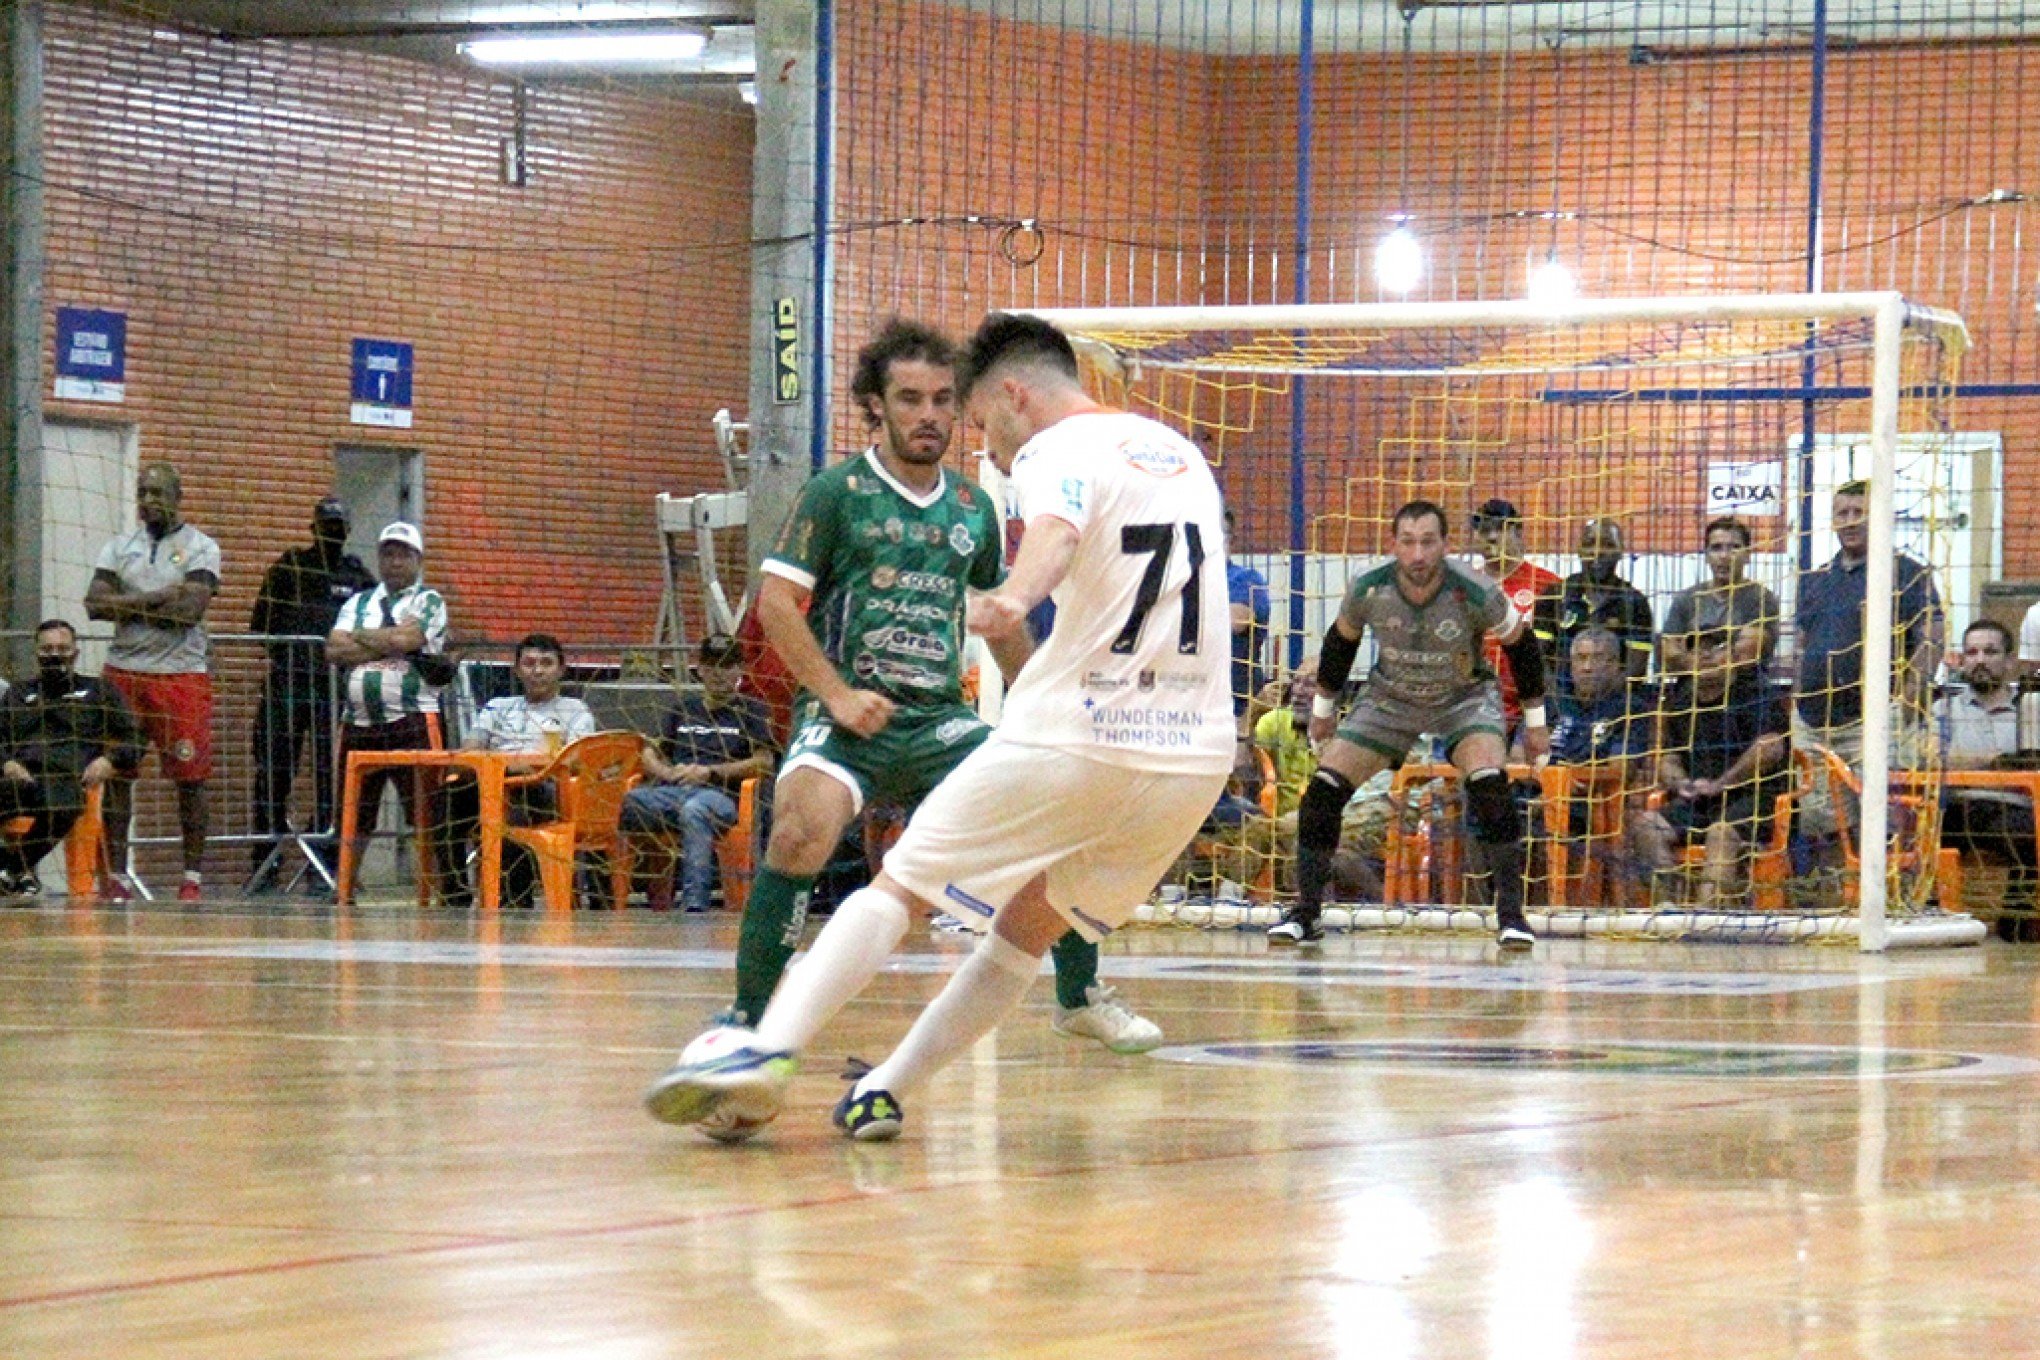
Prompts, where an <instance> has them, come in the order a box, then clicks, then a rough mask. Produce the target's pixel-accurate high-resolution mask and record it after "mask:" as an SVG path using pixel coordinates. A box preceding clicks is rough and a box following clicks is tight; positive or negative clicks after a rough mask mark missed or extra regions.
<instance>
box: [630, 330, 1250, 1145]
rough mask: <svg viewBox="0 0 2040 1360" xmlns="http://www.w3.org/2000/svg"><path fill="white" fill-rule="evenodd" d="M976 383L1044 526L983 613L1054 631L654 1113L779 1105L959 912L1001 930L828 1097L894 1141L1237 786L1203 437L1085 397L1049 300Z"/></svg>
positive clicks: (1006, 630)
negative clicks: (852, 1014)
mask: <svg viewBox="0 0 2040 1360" xmlns="http://www.w3.org/2000/svg"><path fill="white" fill-rule="evenodd" d="M962 387H963V390H964V393H965V398H966V401H967V403H968V406H969V410H970V413H971V416H972V418H973V419H974V420H975V421H976V422H977V423H979V424H980V425H982V426H983V427H984V431H985V436H986V443H987V445H988V447H989V449H990V451H991V455H992V458H993V460H994V461H995V462H996V463H997V464H998V465H999V467H1000V469H1001V471H1005V472H1007V473H1008V474H1009V476H1010V477H1011V478H1012V483H1013V488H1014V491H1015V493H1016V495H1017V497H1018V500H1019V505H1020V510H1021V515H1022V518H1023V519H1024V520H1025V522H1026V526H1027V527H1026V535H1025V537H1024V538H1023V539H1022V541H1021V545H1020V555H1019V558H1018V560H1016V561H1015V562H1014V564H1013V570H1012V573H1011V575H1010V576H1008V578H1007V579H1006V582H1005V583H1004V584H1003V585H1002V586H1000V587H999V588H998V589H996V590H994V591H991V592H988V593H986V594H983V595H979V596H975V597H973V598H972V599H971V601H970V606H969V627H970V629H971V631H972V632H974V633H978V634H980V635H981V636H984V637H987V638H993V639H997V638H1004V637H1010V636H1012V635H1013V634H1014V633H1015V632H1016V630H1019V629H1021V628H1024V627H1025V626H1026V617H1027V614H1028V612H1029V611H1030V610H1032V609H1033V608H1034V607H1035V606H1036V605H1038V604H1039V603H1040V602H1041V601H1042V600H1043V599H1045V598H1051V597H1052V598H1053V599H1054V600H1055V603H1056V627H1055V629H1054V631H1053V632H1051V633H1050V634H1049V637H1048V640H1047V641H1046V642H1045V643H1043V644H1042V646H1041V647H1040V648H1039V649H1037V650H1036V652H1035V653H1034V656H1033V658H1032V659H1031V660H1030V661H1029V662H1028V663H1027V665H1026V667H1025V668H1024V669H1023V670H1022V671H1021V672H1020V675H1019V678H1018V679H1017V681H1016V682H1015V683H1014V686H1013V689H1012V692H1011V693H1010V694H1009V695H1008V696H1007V699H1006V705H1005V712H1004V715H1003V718H1002V720H1001V723H1000V725H999V727H998V729H997V730H996V731H995V732H994V733H993V734H992V735H991V737H990V738H989V739H987V740H986V742H985V744H984V745H983V746H982V747H980V748H979V749H978V750H977V751H975V752H973V753H972V754H971V755H970V756H969V757H967V758H966V759H965V760H964V762H963V763H962V764H961V765H959V766H958V767H957V768H956V770H955V771H954V772H953V773H952V774H951V775H950V776H949V777H948V778H947V779H945V780H944V781H943V782H942V783H941V784H939V785H937V786H936V788H935V791H934V792H933V793H931V794H930V795H929V796H928V798H927V801H925V802H924V803H922V804H921V806H920V808H919V810H918V811H916V812H915V814H914V817H913V820H912V821H911V822H909V823H908V826H907V830H906V833H905V834H904V835H903V836H901V837H900V840H899V843H898V844H897V845H895V846H894V847H893V849H892V851H891V852H890V853H889V854H887V855H886V857H885V866H884V868H883V870H882V871H881V872H880V873H879V875H878V877H877V878H876V879H875V880H873V882H872V883H871V885H870V886H869V887H867V888H864V889H861V890H860V891H858V892H857V893H855V894H853V895H852V896H851V897H850V898H849V899H848V900H847V901H845V902H844V903H843V905H842V906H840V907H838V908H837V909H836V913H835V915H834V916H833V917H831V918H830V921H829V924H828V926H827V927H826V928H825V929H824V930H823V931H822V933H821V935H820V936H819V937H818V938H817V939H816V941H815V944H814V947H813V949H811V950H810V951H809V953H808V955H807V957H806V958H805V959H803V960H802V961H801V962H800V963H799V964H797V965H796V966H795V967H794V968H793V970H792V971H791V972H790V973H788V975H787V977H786V980H785V982H784V983H783V984H782V985H781V986H780V989H779V992H778V994H777V995H776V996H775V997H773V999H772V1004H771V1005H770V1006H769V1007H767V1009H766V1011H765V1015H764V1018H763V1019H762V1020H761V1021H760V1022H759V1024H758V1029H757V1032H756V1034H754V1035H752V1034H745V1033H743V1032H742V1031H725V1032H723V1033H725V1034H726V1035H727V1040H726V1042H725V1043H724V1044H722V1045H721V1046H720V1047H721V1051H720V1052H715V1053H712V1054H704V1055H703V1056H702V1057H701V1060H699V1061H692V1062H690V1061H687V1060H685V1059H684V1058H683V1061H682V1062H681V1063H679V1064H678V1065H676V1066H675V1067H674V1068H673V1070H672V1071H670V1072H668V1073H667V1074H666V1076H664V1077H663V1078H661V1079H660V1080H659V1081H658V1082H657V1083H655V1084H654V1085H653V1087H652V1089H651V1090H650V1091H649V1092H647V1093H646V1097H645V1101H646V1104H647V1106H648V1107H649V1108H650V1109H651V1111H652V1113H653V1114H654V1115H655V1116H656V1117H658V1118H660V1119H664V1120H666V1121H668V1122H671V1123H682V1124H684V1123H695V1122H698V1121H700V1120H703V1119H706V1118H708V1117H710V1116H711V1115H715V1116H717V1117H718V1118H721V1119H725V1120H727V1119H731V1118H735V1119H737V1120H749V1121H753V1122H754V1123H756V1122H763V1121H764V1120H767V1119H770V1118H771V1117H772V1116H773V1115H774V1114H776V1113H777V1111H778V1108H779V1104H780V1102H781V1100H782V1098H783V1094H784V1091H785V1087H786V1083H787V1081H788V1080H789V1079H790V1078H791V1076H792V1074H793V1070H794V1066H795V1059H796V1057H797V1055H798V1053H799V1052H800V1050H801V1049H803V1048H805V1047H806V1046H807V1045H808V1043H809V1042H810V1041H811V1040H812V1039H813V1038H814V1036H815V1034H816V1033H818V1032H819V1031H820V1029H821V1027H822V1026H823V1025H824V1024H825V1023H827V1021H828V1020H829V1018H830V1017H831V1016H833V1015H834V1014H835V1013H836V1011H837V1010H838V1009H840V1008H841V1007H842V1006H843V1004H844V1003H845V1002H847V1001H848V1000H849V999H850V998H851V997H853V996H855V995H856V994H857V993H858V992H859V991H860V990H862V989H863V987H864V985H865V984H866V983H867V982H869V981H870V979H871V978H872V977H873V975H875V974H876V973H877V971H878V969H879V968H880V967H881V966H883V965H884V963H885V961H886V959H887V958H888V957H889V956H890V955H891V953H892V951H893V948H894V947H895V946H896V945H897V944H898V943H899V941H900V939H901V938H902V937H903V936H904V935H905V933H906V931H907V928H908V926H909V924H910V923H911V921H912V919H913V913H914V912H915V911H917V910H918V911H919V912H921V913H923V914H929V915H932V914H933V913H934V912H936V911H937V910H938V909H940V910H946V911H949V912H951V913H953V914H955V915H956V916H958V917H959V918H960V919H963V920H964V921H966V922H967V923H969V924H971V925H973V926H975V927H977V928H978V929H980V930H985V931H988V932H989V933H988V934H987V937H986V939H985V940H984V942H983V943H982V944H981V945H980V946H979V948H978V949H977V951H976V952H975V953H974V954H972V955H971V957H970V958H969V959H968V960H966V961H965V963H964V965H963V967H962V968H960V969H959V970H958V971H957V973H956V975H955V977H954V978H952V979H951V980H950V982H949V985H948V986H946V987H944V988H943V990H942V993H941V995H939V996H937V997H936V998H935V1000H934V1001H933V1002H932V1003H930V1005H929V1007H928V1009H927V1010H926V1011H924V1012H923V1013H922V1014H921V1016H920V1018H919V1019H918V1020H916V1021H915V1023H914V1026H913V1028H912V1029H911V1030H910V1031H909V1032H908V1034H907V1036H906V1038H905V1039H904V1040H902V1041H901V1043H900V1046H899V1047H898V1048H897V1049H895V1050H894V1051H893V1054H892V1056H891V1057H889V1058H887V1059H886V1060H885V1061H884V1062H883V1063H881V1064H879V1066H877V1067H876V1068H873V1069H872V1070H871V1071H870V1072H869V1073H867V1074H865V1076H864V1077H863V1078H862V1079H861V1080H860V1081H859V1082H858V1083H857V1084H856V1085H855V1086H853V1087H852V1088H851V1090H850V1091H849V1092H848V1093H847V1094H846V1095H845V1096H844V1098H843V1100H842V1102H841V1103H839V1104H838V1105H837V1107H836V1111H835V1115H834V1118H835V1122H836V1125H837V1127H839V1128H841V1129H842V1130H843V1131H844V1133H846V1134H847V1135H848V1136H850V1137H852V1138H856V1139H859V1140H861V1141H875V1140H879V1139H885V1138H892V1137H895V1136H897V1135H898V1133H899V1130H900V1123H901V1116H900V1103H899V1099H898V1096H899V1094H900V1093H901V1092H906V1091H911V1090H913V1089H915V1088H916V1087H918V1086H920V1085H921V1084H922V1083H924V1082H925V1081H927V1080H928V1078H929V1077H931V1076H933V1075H934V1073H935V1072H936V1071H938V1070H940V1068H941V1067H942V1066H943V1065H944V1064H946V1063H947V1062H949V1061H950V1060H952V1059H954V1058H955V1057H957V1056H958V1055H959V1054H961V1053H963V1052H964V1051H966V1050H967V1049H968V1048H969V1047H970V1045H972V1044H973V1043H975V1042H976V1041H977V1040H978V1039H979V1038H980V1037H982V1036H983V1035H985V1034H986V1033H988V1032H990V1031H991V1030H992V1028H993V1027H995V1026H996V1025H997V1024H998V1023H999V1021H1000V1020H1001V1019H1002V1018H1004V1016H1005V1015H1006V1014H1007V1013H1008V1012H1009V1011H1010V1010H1012V1008H1013V1007H1014V1006H1016V1005H1018V1004H1019V1002H1020V999H1021V997H1022V996H1024V995H1025V994H1026V991H1027V987H1028V984H1029V983H1030V982H1031V981H1032V980H1033V978H1034V976H1035V974H1036V973H1038V972H1039V971H1040V963H1041V957H1042V955H1043V954H1045V953H1046V952H1047V950H1048V947H1049V946H1050V945H1051V944H1052V943H1054V941H1055V940H1056V938H1057V937H1058V936H1060V935H1061V934H1062V933H1063V932H1064V931H1065V930H1068V929H1071V928H1074V929H1076V930H1077V931H1079V932H1080V933H1082V934H1084V935H1085V936H1086V937H1088V938H1090V939H1099V938H1101V937H1103V936H1104V935H1105V934H1107V933H1109V932H1110V931H1111V930H1113V929H1114V928H1116V927H1117V926H1119V925H1121V924H1123V923H1124V922H1125V921H1126V919H1127V918H1128V917H1129V916H1131V915H1132V913H1133V910H1134V908H1135V907H1136V906H1138V905H1139V904H1140V903H1141V902H1144V901H1145V900H1147V897H1148V894H1149V893H1151V892H1153V891H1154V886H1155V884H1156V883H1157V882H1159V881H1160V879H1161V876H1162V874H1163V873H1164V872H1165V871H1166V870H1167V869H1168V867H1169V865H1170V864H1171V863H1172V862H1173V861H1174V860H1175V858H1176V856H1177V855H1178V854H1180V853H1181V852H1182V849H1183V847H1184V846H1185V845H1187V844H1188V843H1189V841H1190V838H1191V836H1192V835H1194V834H1195V833H1196V830H1197V828H1198V826H1199V825H1200V824H1201V823H1202V822H1203V820H1204V817H1205V815H1206V814H1207V813H1209V812H1210V810H1211V808H1212V805H1213V804H1214V803H1216V802H1217V801H1218V796H1219V794H1220V792H1221V791H1222V790H1223V789H1224V787H1225V781H1226V777H1227V775H1228V774H1229V773H1230V771H1231V769H1232V758H1233V741H1234V735H1233V715H1232V694H1231V685H1230V658H1231V651H1230V638H1231V634H1230V630H1229V628H1228V626H1227V624H1228V613H1227V605H1226V593H1225V561H1224V557H1225V554H1224V539H1223V533H1224V527H1223V523H1222V511H1221V508H1220V504H1219V497H1218V487H1217V484H1216V483H1215V482H1214V481H1213V479H1212V476H1211V469H1210V468H1209V467H1208V466H1207V465H1206V463H1205V461H1204V457H1203V455H1202V454H1201V453H1199V452H1198V450H1197V448H1196V447H1195V446H1194V445H1192V444H1191V443H1190V442H1189V441H1187V440H1185V439H1183V438H1182V437H1181V436H1180V435H1177V434H1175V433H1174V432H1173V431H1171V430H1169V429H1167V428H1166V427H1164V426H1161V425H1158V424H1156V423H1155V422H1153V421H1151V420H1147V419H1145V418H1144V417H1139V416H1132V415H1127V414H1125V413H1123V412H1118V411H1111V410H1108V409H1106V408H1105V407H1102V406H1100V405H1098V404H1097V403H1096V402H1094V401H1092V400H1091V399H1090V397H1089V396H1088V395H1086V394H1085V392H1084V389H1083V386H1082V384H1081V383H1080V382H1079V380H1078V374H1077V360H1076V355H1075V353H1074V352H1073V351H1072V350H1071V348H1070V343H1069V341H1068V339H1067V338H1065V337H1064V336H1063V334H1062V333H1061V332H1060V331H1058V330H1056V329H1055V328H1054V327H1053V326H1050V325H1048V324H1047V323H1046V322H1043V321H1040V320H1038V319H1036V318H1033V317H1025V316H1011V315H1000V314H994V315H993V316H990V317H988V318H986V320H985V323H984V324H983V325H982V326H981V327H979V329H978V332H977V334H976V336H975V337H973V339H972V341H971V345H970V352H969V354H968V356H967V357H966V360H965V364H964V371H963V378H962ZM1136 810H1137V815H1129V813H1130V812H1133V811H1136ZM697 1042H699V1041H697Z"/></svg>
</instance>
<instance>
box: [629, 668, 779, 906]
mask: <svg viewBox="0 0 2040 1360" xmlns="http://www.w3.org/2000/svg"><path fill="white" fill-rule="evenodd" d="M698 655H699V660H698V662H697V663H696V665H695V676H696V678H698V679H699V680H700V681H701V693H700V694H698V695H697V694H684V695H682V696H681V699H680V703H679V705H678V707H676V708H674V709H673V710H672V711H671V712H669V713H668V714H667V715H666V725H665V734H664V736H663V738H662V740H661V743H660V748H661V749H658V750H654V749H652V748H651V747H647V748H646V749H645V753H644V756H643V759H642V764H643V768H644V774H645V780H646V782H645V783H643V784H640V785H639V786H638V787H636V788H634V789H632V790H631V791H630V793H629V795H628V796H626V797H625V798H624V801H623V829H624V830H625V831H628V832H631V833H633V834H635V835H641V836H655V837H657V841H656V845H657V847H658V849H657V851H656V854H655V856H649V858H653V868H652V874H651V885H652V886H651V889H650V891H649V893H648V894H647V896H646V903H647V905H649V906H650V907H651V908H652V910H654V911H670V910H672V907H673V851H672V840H671V837H672V836H673V835H674V834H675V833H677V834H678V835H679V837H680V901H681V905H682V906H684V907H685V908H686V909H687V910H688V911H691V912H699V911H707V910H708V904H709V894H710V890H711V889H712V888H713V887H714V885H715V881H716V861H715V842H716V838H717V837H718V836H720V835H721V834H722V833H723V832H725V831H727V830H728V829H729V828H730V827H731V826H733V825H735V824H736V820H737V794H738V793H739V792H740V791H741V790H742V788H743V784H744V781H745V780H746V779H750V778H752V777H753V776H756V775H763V774H766V773H769V772H770V771H771V769H772V761H773V743H772V730H771V726H770V723H769V721H768V719H767V716H766V712H765V705H764V704H762V703H760V702H759V701H758V700H757V699H754V698H752V697H751V696H750V695H748V694H739V693H737V681H738V679H739V678H740V677H741V675H742V674H743V665H744V654H743V649H742V648H741V647H739V646H738V644H737V643H736V641H735V640H734V639H731V638H723V637H712V638H708V639H707V640H705V641H704V642H703V643H702V644H701V649H700V652H699V653H698Z"/></svg>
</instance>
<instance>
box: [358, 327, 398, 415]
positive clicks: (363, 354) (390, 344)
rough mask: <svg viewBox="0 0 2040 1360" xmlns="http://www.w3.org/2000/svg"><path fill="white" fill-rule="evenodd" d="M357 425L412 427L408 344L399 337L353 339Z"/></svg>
mask: <svg viewBox="0 0 2040 1360" xmlns="http://www.w3.org/2000/svg"><path fill="white" fill-rule="evenodd" d="M353 397H354V404H353V408H352V419H353V421H354V423H355V424H356V425H393V426H396V427H398V428H400V429H409V428H410V427H411V346H410V345H409V344H407V343H406V342H404V341H402V340H363V339H359V338H357V339H356V340H355V342H354V379H353Z"/></svg>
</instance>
